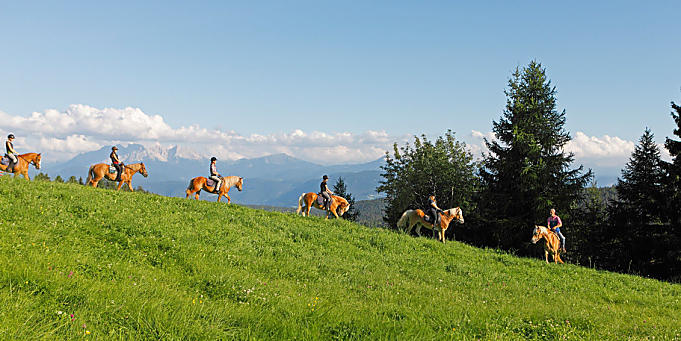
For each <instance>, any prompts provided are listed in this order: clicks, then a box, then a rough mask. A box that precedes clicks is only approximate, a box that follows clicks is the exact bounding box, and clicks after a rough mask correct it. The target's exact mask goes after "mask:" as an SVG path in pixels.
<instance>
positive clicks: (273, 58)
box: [0, 1, 681, 147]
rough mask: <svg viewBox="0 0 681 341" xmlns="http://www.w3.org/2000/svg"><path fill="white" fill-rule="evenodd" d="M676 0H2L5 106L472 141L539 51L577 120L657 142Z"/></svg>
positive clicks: (273, 129) (672, 64)
mask: <svg viewBox="0 0 681 341" xmlns="http://www.w3.org/2000/svg"><path fill="white" fill-rule="evenodd" d="M680 12H681V2H679V1H655V2H640V1H636V2H633V1H618V2H598V3H595V2H593V1H583V2H582V1H575V2H562V3H557V2H545V1H544V2H539V1H537V2H534V1H518V2H508V1H499V2H494V1H492V2H468V3H463V4H460V3H457V2H454V1H419V2H413V1H382V2H381V1H371V2H366V1H346V2H342V3H339V2H331V1H271V2H258V3H254V2H227V1H217V2H208V1H206V2H195V3H193V4H187V3H185V2H169V1H162V2H161V1H158V2H154V1H143V2H126V1H117V2H92V1H87V2H85V1H83V2H80V1H69V2H68V3H66V4H64V3H62V2H58V1H45V2H32V1H22V2H3V3H2V4H0V32H2V33H0V51H2V53H0V111H2V112H5V113H6V114H8V115H12V116H29V115H31V113H32V112H45V111H46V110H49V109H55V110H57V111H65V110H67V108H68V107H69V106H70V105H74V104H82V105H87V106H91V107H94V108H118V109H123V108H126V107H133V108H139V109H141V110H142V111H143V112H144V113H146V114H148V115H160V116H162V117H163V119H164V122H165V123H167V124H168V125H169V126H171V127H173V128H179V127H186V126H190V125H200V126H201V127H205V128H213V127H214V128H219V129H220V130H223V131H234V132H236V133H238V134H241V135H244V136H251V135H253V134H262V135H269V134H289V133H291V132H293V131H295V130H302V131H304V132H306V133H312V132H314V131H317V132H324V133H328V134H338V133H346V132H348V133H351V134H362V133H364V132H367V131H385V132H386V133H387V134H388V135H389V136H403V135H409V134H421V133H426V134H429V135H431V136H434V135H439V134H442V133H443V132H444V131H445V130H446V129H448V128H450V129H453V130H454V131H456V132H457V133H458V134H459V136H465V135H470V132H471V131H473V130H475V131H480V132H483V133H486V132H489V131H490V130H491V122H492V120H497V119H498V118H499V116H500V114H501V112H502V110H503V106H504V103H505V97H504V94H503V90H504V88H505V86H506V82H507V80H508V78H509V76H510V75H511V73H512V71H513V70H514V68H515V67H517V66H523V65H526V64H527V63H528V62H529V61H531V60H532V59H536V60H538V61H540V62H541V63H542V64H543V65H544V66H545V67H546V68H547V71H548V74H549V77H550V78H551V79H552V82H553V84H554V85H555V86H557V90H558V101H559V108H560V109H563V108H564V109H566V112H567V129H568V130H569V131H571V132H573V133H576V132H583V133H584V134H586V135H587V136H594V137H602V136H604V135H609V136H616V137H618V138H621V139H623V140H626V141H636V140H637V139H638V137H639V136H640V135H641V134H642V133H643V130H644V128H645V127H646V126H647V127H650V128H651V129H652V130H653V132H654V133H655V134H656V137H657V139H658V140H659V141H662V140H663V139H664V137H665V136H669V135H671V130H672V127H673V122H672V120H671V118H670V116H669V112H670V107H669V102H670V101H672V100H675V101H676V102H681V24H680V23H679V22H678V13H680ZM2 128H3V127H2V123H1V122H0V130H3V129H2ZM5 128H7V129H9V128H8V127H5ZM10 128H11V127H10ZM7 129H5V130H7ZM93 147H94V146H93Z"/></svg>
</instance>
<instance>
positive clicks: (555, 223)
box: [547, 208, 566, 252]
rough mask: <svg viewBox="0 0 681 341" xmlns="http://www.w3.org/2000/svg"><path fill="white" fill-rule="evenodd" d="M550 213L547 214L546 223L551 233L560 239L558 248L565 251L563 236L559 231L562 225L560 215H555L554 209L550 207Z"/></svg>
mask: <svg viewBox="0 0 681 341" xmlns="http://www.w3.org/2000/svg"><path fill="white" fill-rule="evenodd" d="M550 213H551V215H550V216H549V219H548V222H547V225H548V226H549V229H551V231H553V233H555V234H556V236H558V239H559V240H560V248H561V249H562V250H563V252H566V251H565V236H563V234H562V233H560V228H561V227H562V226H563V222H562V221H561V220H560V217H559V216H558V215H556V209H555V208H552V209H551V211H550Z"/></svg>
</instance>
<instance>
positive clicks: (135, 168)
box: [85, 162, 149, 192]
mask: <svg viewBox="0 0 681 341" xmlns="http://www.w3.org/2000/svg"><path fill="white" fill-rule="evenodd" d="M137 173H140V174H142V176H144V177H145V178H146V177H147V176H149V174H148V173H147V168H146V167H144V163H143V162H140V163H133V164H129V165H125V166H123V173H122V174H121V181H119V182H118V187H117V188H116V190H117V191H119V190H120V189H121V186H123V184H124V183H125V184H128V188H129V189H130V192H132V191H133V189H132V176H133V175H135V174H137ZM105 177H106V178H107V179H108V180H110V181H116V172H113V173H111V172H110V170H109V165H108V164H106V163H98V164H96V165H93V166H90V170H89V171H88V172H87V181H86V182H85V183H86V184H87V185H91V186H92V187H97V184H98V183H99V182H100V181H101V180H102V179H103V178H105Z"/></svg>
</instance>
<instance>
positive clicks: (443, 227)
mask: <svg viewBox="0 0 681 341" xmlns="http://www.w3.org/2000/svg"><path fill="white" fill-rule="evenodd" d="M438 214H440V226H436V227H433V224H431V223H429V222H427V221H425V220H424V219H423V217H425V216H426V213H425V212H423V211H422V210H419V209H416V210H407V211H405V212H404V213H402V217H400V220H398V221H397V227H399V228H401V229H403V230H404V231H405V232H407V233H411V230H412V229H413V228H414V226H416V227H417V228H416V234H417V235H418V236H419V237H420V236H421V227H425V228H427V229H430V230H433V236H435V232H437V234H438V238H437V239H438V240H441V241H442V243H444V242H445V239H446V238H445V231H447V228H448V227H449V223H450V222H452V220H454V219H456V220H457V221H458V222H459V224H463V211H461V208H459V207H454V208H450V209H448V210H445V211H444V212H443V213H438Z"/></svg>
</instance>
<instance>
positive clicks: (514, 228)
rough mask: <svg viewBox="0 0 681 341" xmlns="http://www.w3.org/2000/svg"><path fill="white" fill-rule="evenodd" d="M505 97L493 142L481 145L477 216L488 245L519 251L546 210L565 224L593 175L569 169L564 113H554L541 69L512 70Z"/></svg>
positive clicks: (571, 157) (551, 94) (548, 83)
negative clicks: (486, 151) (484, 147)
mask: <svg viewBox="0 0 681 341" xmlns="http://www.w3.org/2000/svg"><path fill="white" fill-rule="evenodd" d="M504 93H505V94H506V108H505V110H504V112H503V114H502V116H501V118H500V119H499V121H494V122H493V128H492V130H493V132H494V134H495V137H496V140H491V141H490V140H486V141H485V143H486V145H487V148H488V149H489V154H487V155H486V156H485V158H484V167H483V169H482V170H481V172H480V175H481V177H482V180H483V187H484V189H483V191H482V193H481V200H480V205H481V210H480V213H481V215H480V217H481V219H484V222H483V226H482V228H483V232H482V233H486V234H488V235H489V236H490V238H491V239H490V240H489V241H488V242H491V243H496V244H497V245H492V246H501V247H504V248H519V247H522V245H526V244H527V243H526V239H527V230H528V228H529V227H531V226H532V225H533V224H542V225H544V224H545V221H546V217H547V216H548V212H549V209H550V208H555V209H556V210H557V212H558V214H559V215H562V219H563V222H564V224H566V225H567V224H569V214H567V213H569V211H568V210H569V208H570V207H571V206H572V204H574V203H575V202H576V200H577V199H578V197H579V195H580V194H581V193H582V190H583V188H584V187H585V186H586V185H587V184H588V182H589V180H590V179H591V178H592V173H591V171H590V170H589V171H587V172H584V170H583V167H582V166H579V167H578V168H576V169H570V167H571V164H572V162H573V161H574V155H573V154H572V153H566V152H565V151H564V147H565V145H566V144H567V143H568V142H569V141H570V140H571V138H570V134H569V133H568V132H567V131H566V130H565V128H564V125H565V111H564V110H563V111H558V110H557V109H556V88H555V87H554V86H552V85H551V81H550V80H548V78H547V76H546V70H545V69H544V68H543V67H542V66H541V64H539V63H537V62H535V61H532V62H531V63H530V64H529V65H528V66H527V67H525V68H523V69H520V68H517V69H516V71H515V72H514V73H513V75H512V77H511V79H510V80H509V81H508V89H507V90H505V92H504Z"/></svg>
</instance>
